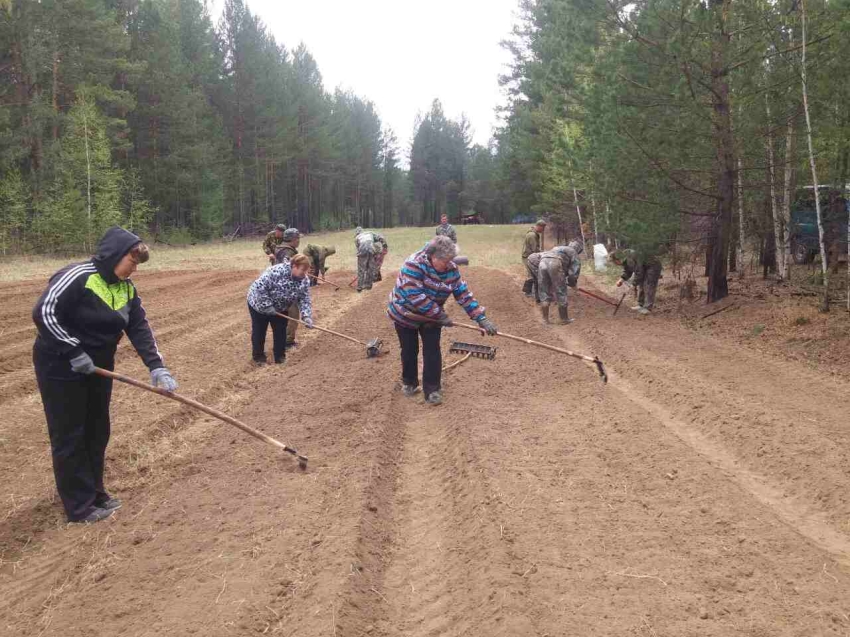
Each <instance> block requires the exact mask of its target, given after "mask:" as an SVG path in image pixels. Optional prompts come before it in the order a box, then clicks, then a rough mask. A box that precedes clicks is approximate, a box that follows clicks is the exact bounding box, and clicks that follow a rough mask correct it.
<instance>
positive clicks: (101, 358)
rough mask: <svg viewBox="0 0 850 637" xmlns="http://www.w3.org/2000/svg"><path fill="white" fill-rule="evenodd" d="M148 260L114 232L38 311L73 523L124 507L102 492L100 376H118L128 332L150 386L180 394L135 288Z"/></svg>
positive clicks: (43, 378)
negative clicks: (140, 267) (118, 354)
mask: <svg viewBox="0 0 850 637" xmlns="http://www.w3.org/2000/svg"><path fill="white" fill-rule="evenodd" d="M149 256H150V255H149V253H148V248H147V246H146V245H145V244H144V243H142V241H141V239H139V237H137V236H136V235H134V234H133V233H132V232H128V231H127V230H124V229H122V228H117V227H115V228H110V229H109V230H107V231H106V234H104V235H103V238H101V240H100V243H99V244H98V247H97V255H96V256H95V257H94V258H93V259H91V260H90V261H85V262H83V263H75V264H72V265H69V266H66V267H64V268H62V269H61V270H59V272H57V273H56V274H54V275H53V276H52V277H51V278H50V282H49V283H48V286H47V289H46V290H45V291H44V293H43V294H42V295H41V298H39V300H38V303H36V305H35V307H34V308H33V313H32V318H33V321H34V322H35V324H36V327H37V328H38V336H37V337H36V339H35V345H34V346H33V364H34V366H35V376H36V379H37V381H38V389H39V392H41V401H42V403H43V404H44V413H45V415H46V416H47V430H48V432H49V433H50V446H51V448H52V450H53V473H54V475H55V477H56V488H57V490H58V491H59V497H60V498H61V499H62V504H63V505H64V507H65V512H66V513H67V515H68V520H69V521H70V522H97V521H99V520H102V519H104V518H108V517H109V516H110V515H112V514H113V513H114V512H115V510H116V509H118V508H119V507H120V506H121V503H120V502H119V501H118V500H117V499H116V498H113V497H111V496H110V495H109V494H108V493H107V492H106V489H105V488H104V486H103V463H104V456H105V453H106V444H107V442H108V441H109V429H110V424H109V402H110V399H111V397H112V380H111V379H109V378H104V377H102V376H98V375H97V374H95V373H94V370H95V366H98V367H102V368H104V369H108V370H113V369H115V350H116V348H117V347H118V342H119V341H120V340H121V336H122V335H123V334H124V333H125V332H126V333H127V336H128V337H129V338H130V342H131V343H132V344H133V347H134V348H135V349H136V351H137V352H138V354H139V356H140V357H141V358H142V360H143V361H144V363H145V365H147V367H148V369H149V370H150V372H151V383H152V384H153V385H154V386H155V387H162V388H163V389H165V390H167V391H174V390H175V389H177V383H176V381H175V380H174V378H173V377H172V376H171V373H170V372H169V371H168V370H167V369H166V368H165V365H164V364H163V362H162V356H160V353H159V350H158V349H157V346H156V340H155V339H154V336H153V332H151V328H150V325H148V320H147V318H146V317H145V309H144V308H143V307H142V302H141V299H139V295H138V293H137V292H136V288H135V286H134V285H133V283H132V281H130V275H132V274H133V272H135V271H136V267H137V266H138V265H139V264H140V263H145V262H146V261H147V260H148V258H149Z"/></svg>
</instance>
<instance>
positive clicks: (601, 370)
mask: <svg viewBox="0 0 850 637" xmlns="http://www.w3.org/2000/svg"><path fill="white" fill-rule="evenodd" d="M453 327H462V328H463V329H466V330H475V331H476V332H480V331H481V328H480V327H476V326H474V325H464V324H463V323H453ZM496 336H501V337H502V338H509V339H511V340H512V341H519V342H520V343H525V344H526V345H534V346H535V347H542V348H543V349H548V350H550V351H553V352H558V353H559V354H566V355H567V356H572V357H573V358H577V359H579V360H582V361H585V362H588V363H593V364H594V365H596V371H597V372H599V377H600V378H601V379H602V382H603V383H607V382H608V374H606V373H605V367H604V365H603V364H602V361H601V360H599V357H598V356H594V357H591V356H585V355H584V354H576V353H575V352H571V351H570V350H568V349H562V348H560V347H555V346H554V345H547V344H546V343H541V342H540V341H532V340H531V339H530V338H523V337H522V336H514V335H513V334H505V333H504V332H496Z"/></svg>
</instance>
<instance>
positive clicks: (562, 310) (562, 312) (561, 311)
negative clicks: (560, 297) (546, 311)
mask: <svg viewBox="0 0 850 637" xmlns="http://www.w3.org/2000/svg"><path fill="white" fill-rule="evenodd" d="M558 316H559V317H560V319H561V325H569V324H570V323H572V322H573V321H574V320H575V319H571V318H570V315H569V313H568V312H567V308H566V306H565V307H561V306H560V305H559V306H558Z"/></svg>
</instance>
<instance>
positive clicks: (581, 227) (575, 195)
mask: <svg viewBox="0 0 850 637" xmlns="http://www.w3.org/2000/svg"><path fill="white" fill-rule="evenodd" d="M573 201H574V202H575V205H576V214H577V215H578V228H579V230H581V244H582V245H583V246H586V245H587V241H586V240H585V238H584V222H583V221H582V220H581V207H580V206H579V205H578V191H577V190H576V188H575V186H573Z"/></svg>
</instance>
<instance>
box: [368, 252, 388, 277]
mask: <svg viewBox="0 0 850 637" xmlns="http://www.w3.org/2000/svg"><path fill="white" fill-rule="evenodd" d="M385 256H387V255H386V254H384V253H383V252H379V253H378V254H376V255H375V256H374V257H372V281H374V282H376V283H377V282H378V281H382V280H383V277H382V276H381V266H382V265H384V257H385Z"/></svg>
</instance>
